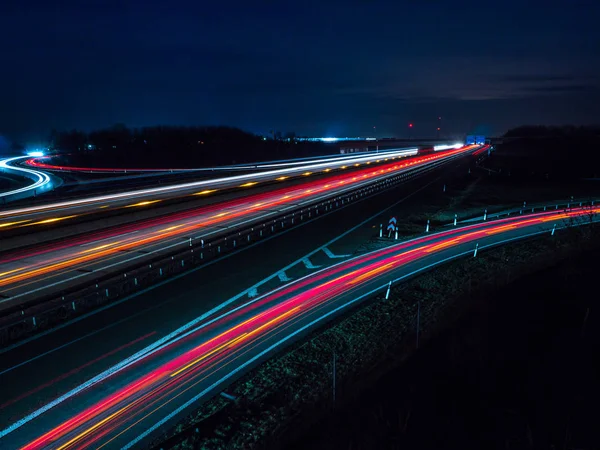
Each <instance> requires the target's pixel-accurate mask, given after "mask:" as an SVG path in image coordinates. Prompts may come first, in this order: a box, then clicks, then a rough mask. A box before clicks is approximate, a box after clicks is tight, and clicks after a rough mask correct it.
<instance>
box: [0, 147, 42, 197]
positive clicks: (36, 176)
mask: <svg viewBox="0 0 600 450" xmlns="http://www.w3.org/2000/svg"><path fill="white" fill-rule="evenodd" d="M24 158H27V157H26V156H16V157H14V158H6V159H2V160H0V170H2V171H6V172H13V173H14V172H17V173H18V172H20V174H21V175H22V176H24V177H26V178H29V179H32V180H34V181H33V184H30V185H29V186H25V187H22V188H19V189H14V190H12V191H7V192H0V198H4V199H7V198H9V197H13V196H15V195H17V194H22V193H26V192H32V191H33V192H35V190H36V189H41V188H44V187H47V186H49V185H50V177H49V176H48V175H46V174H45V173H44V172H40V171H38V170H33V169H27V168H25V167H19V166H12V165H11V164H10V163H12V162H15V161H18V160H19V159H24Z"/></svg>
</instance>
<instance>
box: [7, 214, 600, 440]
mask: <svg viewBox="0 0 600 450" xmlns="http://www.w3.org/2000/svg"><path fill="white" fill-rule="evenodd" d="M598 212H600V208H594V207H591V208H586V207H584V208H574V209H572V210H567V211H560V210H558V211H546V212H540V213H534V214H528V215H518V216H514V217H508V218H505V219H499V220H495V221H492V222H482V223H478V224H474V225H469V226H465V227H459V228H450V229H448V230H446V231H443V232H440V233H435V234H431V235H426V236H423V237H420V238H417V239H413V240H410V241H406V242H402V243H399V244H396V245H392V246H390V247H388V248H385V249H382V250H378V251H375V252H372V253H368V254H365V255H362V256H359V257H356V258H353V259H349V260H346V261H344V262H342V263H339V264H337V265H334V266H331V267H329V268H327V269H323V270H320V271H318V272H315V273H314V274H312V275H309V276H307V277H304V278H301V279H298V280H296V281H293V282H291V283H290V284H288V285H285V286H283V287H281V288H279V289H276V290H274V291H272V292H270V293H268V294H266V295H263V296H261V297H258V298H256V299H253V300H251V301H248V302H247V303H244V304H242V305H239V306H237V307H235V308H233V309H230V310H228V311H225V312H223V311H221V312H220V313H219V315H217V314H215V315H213V316H210V317H206V318H203V319H199V320H196V321H194V322H192V323H190V324H188V326H187V327H183V328H182V329H180V331H179V332H178V333H174V334H172V335H169V336H167V337H165V338H163V339H161V340H160V341H157V342H155V343H154V344H152V345H150V346H148V347H146V348H145V349H143V350H141V351H140V352H138V353H136V354H135V355H132V356H131V357H129V358H127V359H125V360H123V361H121V362H120V363H118V364H117V365H115V366H113V367H112V368H111V369H109V370H107V371H105V372H103V373H101V374H99V375H98V376H96V377H94V378H93V379H91V380H89V381H88V382H86V383H84V384H82V385H80V386H78V387H77V388H75V389H73V390H72V391H69V392H66V393H64V394H62V395H60V396H59V397H57V398H56V399H55V400H54V401H52V402H51V403H49V404H47V405H43V406H41V407H39V409H37V410H35V411H32V412H31V413H30V414H29V415H27V416H26V417H23V418H20V419H19V420H16V421H15V422H14V423H10V424H5V425H3V426H5V428H4V429H3V430H2V431H0V446H2V447H3V448H24V449H41V448H55V449H71V448H77V449H80V448H132V447H135V446H142V445H144V444H147V442H148V439H150V438H151V437H152V436H154V434H155V433H156V432H157V431H158V430H160V429H164V427H167V426H171V425H173V423H174V421H175V420H176V419H177V418H179V417H181V415H182V414H183V413H184V412H189V410H190V408H192V407H194V406H196V407H197V405H198V404H199V402H202V401H204V400H206V399H207V398H208V397H209V396H211V395H214V394H215V393H216V392H218V391H220V390H222V389H223V388H225V387H226V386H227V385H228V384H229V383H231V382H232V381H233V380H235V379H236V378H237V377H239V376H240V375H242V374H243V373H244V372H246V371H247V370H249V369H250V368H251V367H253V366H254V365H256V364H258V363H259V362H260V361H264V360H265V359H267V358H268V357H270V356H272V355H273V354H274V353H275V352H277V351H279V350H281V349H282V348H283V347H285V346H286V345H289V344H290V343H291V342H293V341H294V340H295V339H298V338H300V337H301V336H302V335H305V334H306V333H308V332H309V331H310V330H311V329H313V328H314V327H316V326H318V325H320V324H322V323H323V322H325V321H327V320H330V319H331V318H333V317H335V316H336V315H337V314H339V313H340V312H342V311H345V310H347V309H348V308H349V307H351V306H352V305H355V304H358V303H360V302H362V301H364V300H366V299H368V298H369V297H372V296H373V295H374V294H376V293H378V292H382V291H383V289H385V288H386V287H387V285H388V283H389V281H392V282H398V281H400V280H402V279H404V278H406V277H409V276H411V275H414V274H416V273H419V272H421V271H424V270H428V269H430V268H432V267H434V266H436V265H438V264H441V263H444V262H446V261H449V260H451V259H454V258H457V257H460V256H470V257H472V255H473V251H474V248H475V247H476V245H478V247H479V249H483V248H485V247H488V246H493V245H500V244H503V243H506V242H510V241H513V240H516V239H521V238H524V237H528V236H533V235H536V234H541V233H548V235H549V234H550V232H551V230H552V228H553V227H554V226H555V225H557V226H558V227H559V228H560V227H566V226H573V225H576V224H579V225H584V224H586V223H590V221H591V220H595V215H597V214H598ZM15 395H17V394H15Z"/></svg>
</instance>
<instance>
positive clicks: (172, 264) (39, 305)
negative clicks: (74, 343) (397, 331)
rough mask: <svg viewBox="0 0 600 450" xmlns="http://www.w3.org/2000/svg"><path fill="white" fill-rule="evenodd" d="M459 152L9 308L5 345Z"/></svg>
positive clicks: (1, 338) (0, 334) (1, 330)
mask: <svg viewBox="0 0 600 450" xmlns="http://www.w3.org/2000/svg"><path fill="white" fill-rule="evenodd" d="M459 156H461V155H457V156H454V157H451V158H449V159H447V160H443V161H439V162H436V163H432V164H431V165H429V166H426V167H419V168H415V169H412V170H408V171H406V172H403V173H399V174H397V175H393V176H390V177H388V178H385V179H383V180H379V181H375V182H373V183H372V184H369V185H367V186H363V187H361V188H359V189H356V190H353V191H350V192H347V193H345V194H343V195H338V196H334V197H332V198H330V199H327V200H323V201H319V202H317V203H315V204H312V205H307V206H305V207H303V208H300V209H298V210H296V211H293V212H289V213H286V214H282V215H281V216H278V217H274V218H273V219H270V220H269V221H266V222H265V221H260V222H259V223H255V224H248V225H247V227H246V228H244V229H241V230H240V229H236V230H226V229H225V230H224V231H223V233H221V235H220V236H215V237H214V238H212V239H210V240H204V241H201V240H199V239H196V240H193V239H189V240H188V239H185V240H183V239H182V243H181V247H180V248H178V249H175V250H173V251H169V252H167V253H164V254H157V255H155V256H153V257H150V258H148V259H145V260H144V261H143V262H140V263H137V264H135V265H132V266H130V267H126V268H123V270H121V271H119V272H118V273H112V274H108V275H104V276H101V277H98V278H96V279H95V280H94V281H89V280H88V281H87V282H85V283H84V284H82V285H78V286H72V287H70V288H69V289H65V290H64V291H61V292H59V293H54V294H49V295H46V296H42V297H40V298H37V299H36V300H34V301H30V302H26V303H22V304H19V305H14V306H12V307H9V308H7V309H5V310H4V311H3V312H2V313H1V314H3V317H1V318H0V346H3V345H7V344H8V343H10V342H13V341H17V340H19V339H22V338H24V337H25V336H28V335H31V334H34V333H36V332H39V331H42V330H44V329H47V328H50V327H52V326H53V325H55V324H57V323H60V322H64V321H66V320H69V319H71V318H74V317H76V316H79V315H82V314H84V313H87V312H89V311H91V310H93V309H96V308H100V307H102V306H105V305H108V304H110V303H112V302H114V301H116V300H118V299H121V298H124V297H126V296H129V295H133V294H135V293H137V292H140V291H141V290H143V289H146V288H149V287H151V286H154V285H157V284H158V283H161V282H163V281H166V280H167V279H169V278H172V277H174V276H177V275H183V274H185V273H187V272H190V271H191V270H192V269H194V268H199V267H201V266H203V265H205V264H206V263H208V262H210V261H213V260H215V259H217V258H220V257H222V256H223V255H224V254H226V253H229V252H232V251H237V250H239V249H240V248H242V247H244V246H248V245H250V244H254V243H255V242H256V241H258V240H261V239H264V238H267V237H269V236H271V235H274V234H276V233H278V232H281V231H283V230H287V229H289V228H290V227H294V226H297V225H300V224H302V223H305V222H307V221H311V220H314V219H316V218H317V217H321V216H323V215H326V214H329V213H330V212H332V211H334V210H336V209H340V208H342V207H345V206H347V205H348V204H350V203H354V202H357V201H359V200H362V199H364V198H366V197H370V196H372V195H375V194H377V193H379V192H381V191H384V190H387V189H389V188H391V187H393V186H396V185H399V184H403V183H406V182H408V181H410V180H412V179H414V178H416V177H419V176H422V175H424V174H426V173H428V172H431V171H432V170H434V169H437V168H438V167H440V166H442V165H445V164H447V163H449V162H451V161H453V160H455V159H456V158H457V157H459Z"/></svg>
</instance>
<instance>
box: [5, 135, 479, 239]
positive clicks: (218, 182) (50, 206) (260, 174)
mask: <svg viewBox="0 0 600 450" xmlns="http://www.w3.org/2000/svg"><path fill="white" fill-rule="evenodd" d="M469 148H471V147H469ZM416 152H417V150H416V149H396V150H394V151H389V152H387V153H385V154H377V153H372V152H371V153H369V154H360V155H358V156H344V157H335V158H328V159H324V160H321V159H319V160H309V161H300V164H298V162H284V163H271V164H268V166H259V167H257V168H254V169H258V170H253V171H250V172H248V173H241V174H239V175H231V176H224V177H217V178H210V179H203V180H199V181H192V182H186V183H177V184H172V185H166V186H159V187H151V188H145V189H136V190H130V191H127V190H125V191H123V192H117V193H111V194H106V195H95V196H89V197H83V198H77V199H71V200H65V201H58V202H49V203H44V204H40V205H36V206H27V207H16V208H12V209H5V210H0V229H10V228H13V227H18V226H23V225H24V224H27V226H31V225H32V224H34V223H35V222H36V221H38V222H39V221H42V220H49V219H53V220H55V219H60V220H67V219H64V218H65V217H67V218H74V217H76V216H78V215H82V214H86V213H89V212H97V211H98V210H99V209H102V210H107V211H108V210H110V209H112V208H119V207H127V206H130V205H132V204H137V205H139V204H142V203H143V202H153V203H155V202H158V201H162V200H165V199H169V198H173V197H185V196H194V195H206V194H207V193H213V192H215V191H217V190H221V189H228V188H248V187H252V186H256V185H257V184H259V183H262V182H285V181H286V180H288V179H289V178H291V177H296V176H310V175H312V174H315V175H316V174H318V173H321V174H322V173H327V172H330V171H333V170H339V169H342V170H343V169H346V168H348V169H350V168H356V167H360V166H361V165H363V164H367V165H368V164H377V163H383V162H385V161H386V160H388V161H389V160H397V159H401V158H406V157H408V156H414V155H415V154H416ZM445 153H449V152H445ZM28 170H29V169H28ZM143 204H145V205H147V204H149V203H143ZM57 215H58V216H57Z"/></svg>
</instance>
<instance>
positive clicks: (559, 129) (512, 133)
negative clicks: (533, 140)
mask: <svg viewBox="0 0 600 450" xmlns="http://www.w3.org/2000/svg"><path fill="white" fill-rule="evenodd" d="M504 136H505V137H569V136H573V137H574V136H578V137H594V136H600V125H592V126H574V125H563V126H545V125H524V126H520V127H516V128H512V129H510V130H508V131H507V132H506V134H505V135H504Z"/></svg>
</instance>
